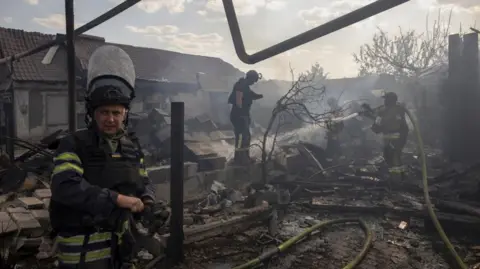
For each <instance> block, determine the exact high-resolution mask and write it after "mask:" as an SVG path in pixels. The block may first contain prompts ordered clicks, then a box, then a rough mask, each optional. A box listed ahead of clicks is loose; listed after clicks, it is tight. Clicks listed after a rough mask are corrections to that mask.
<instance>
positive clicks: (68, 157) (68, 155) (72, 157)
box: [53, 152, 82, 164]
mask: <svg viewBox="0 0 480 269" xmlns="http://www.w3.org/2000/svg"><path fill="white" fill-rule="evenodd" d="M53 161H54V162H56V161H65V162H71V161H74V162H77V163H79V164H81V163H82V161H81V160H80V158H79V157H78V155H77V154H75V153H72V152H64V153H60V154H58V156H57V157H55V158H53Z"/></svg>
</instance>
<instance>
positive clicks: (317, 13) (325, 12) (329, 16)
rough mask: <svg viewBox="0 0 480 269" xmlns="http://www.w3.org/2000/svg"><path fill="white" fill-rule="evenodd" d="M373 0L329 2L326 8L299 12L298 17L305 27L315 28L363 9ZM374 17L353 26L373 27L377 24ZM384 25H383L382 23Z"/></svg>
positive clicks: (319, 7)
mask: <svg viewBox="0 0 480 269" xmlns="http://www.w3.org/2000/svg"><path fill="white" fill-rule="evenodd" d="M372 2H374V1H373V0H336V1H331V2H330V3H329V4H328V5H327V6H316V7H313V8H311V9H305V10H300V11H299V12H298V16H299V17H300V18H301V19H302V20H303V21H304V22H305V24H306V25H307V26H310V27H315V26H319V25H321V24H324V23H326V22H329V21H331V20H333V19H335V18H338V17H341V16H343V15H345V14H347V13H349V12H352V11H354V10H356V9H358V8H361V7H364V6H366V5H368V4H370V3H372ZM375 17H376V16H372V17H370V18H368V19H365V20H363V21H360V22H358V23H356V24H354V25H353V27H355V28H365V27H374V26H375V25H376V24H377V22H376V20H375ZM383 24H384V23H383Z"/></svg>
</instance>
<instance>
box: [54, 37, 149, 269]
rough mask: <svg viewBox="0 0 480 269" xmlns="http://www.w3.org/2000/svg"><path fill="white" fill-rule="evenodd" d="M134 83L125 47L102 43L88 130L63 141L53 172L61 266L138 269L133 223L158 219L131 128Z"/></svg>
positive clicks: (94, 62) (93, 62) (92, 79)
mask: <svg viewBox="0 0 480 269" xmlns="http://www.w3.org/2000/svg"><path fill="white" fill-rule="evenodd" d="M134 83H135V70H134V68H133V63H132V60H131V59H130V57H129V56H128V54H127V53H125V51H123V50H122V49H120V48H118V47H115V46H103V47H100V48H98V49H97V50H96V51H95V52H94V53H93V54H92V56H91V58H90V60H89V64H88V85H87V92H86V97H85V99H86V100H85V101H86V102H85V103H86V105H85V106H86V111H87V117H86V122H87V126H88V128H87V129H84V130H79V131H77V132H75V133H73V134H70V135H68V136H66V137H64V138H63V139H62V140H61V141H60V144H59V147H58V149H57V155H56V158H55V159H54V163H55V167H54V170H53V172H52V184H51V190H52V200H51V204H50V219H51V223H52V227H53V229H54V231H55V233H56V234H57V242H58V256H57V257H58V261H59V268H61V269H63V268H84V269H94V268H95V269H120V268H121V269H132V268H134V265H133V264H132V263H131V260H132V258H133V253H134V250H133V246H134V245H135V242H134V237H133V235H132V230H133V228H134V227H135V226H134V225H135V223H134V221H135V220H137V219H142V220H145V222H144V223H152V222H153V213H152V212H153V211H152V207H153V203H154V200H155V197H154V188H153V185H152V183H151V181H150V180H149V178H148V176H147V174H146V171H145V167H144V164H143V156H142V154H141V151H140V148H139V145H138V143H137V142H136V141H137V140H136V139H135V137H133V135H132V134H128V133H127V132H126V129H125V128H126V126H127V123H128V109H129V106H130V102H131V101H132V99H133V98H134V87H135V84H134Z"/></svg>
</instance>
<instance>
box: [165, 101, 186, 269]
mask: <svg viewBox="0 0 480 269" xmlns="http://www.w3.org/2000/svg"><path fill="white" fill-rule="evenodd" d="M171 115H172V116H171V117H172V119H171V129H170V132H171V141H172V142H171V143H170V145H171V146H170V154H171V155H170V156H171V160H170V206H171V208H172V213H171V214H172V215H171V218H170V236H169V237H168V241H167V260H168V264H169V266H175V265H178V264H180V263H181V262H183V260H184V258H185V257H184V253H183V237H184V235H183V147H184V142H185V140H184V120H185V119H184V115H185V105H184V103H183V102H172V108H171Z"/></svg>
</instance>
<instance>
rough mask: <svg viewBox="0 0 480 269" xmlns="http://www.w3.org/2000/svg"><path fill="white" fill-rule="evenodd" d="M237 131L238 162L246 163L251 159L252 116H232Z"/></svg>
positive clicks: (236, 151) (236, 148)
mask: <svg viewBox="0 0 480 269" xmlns="http://www.w3.org/2000/svg"><path fill="white" fill-rule="evenodd" d="M230 121H231V122H232V125H233V131H234V133H235V157H234V160H235V162H236V163H240V164H246V163H248V162H249V161H250V139H251V134H250V116H244V115H234V114H232V115H231V116H230Z"/></svg>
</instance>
